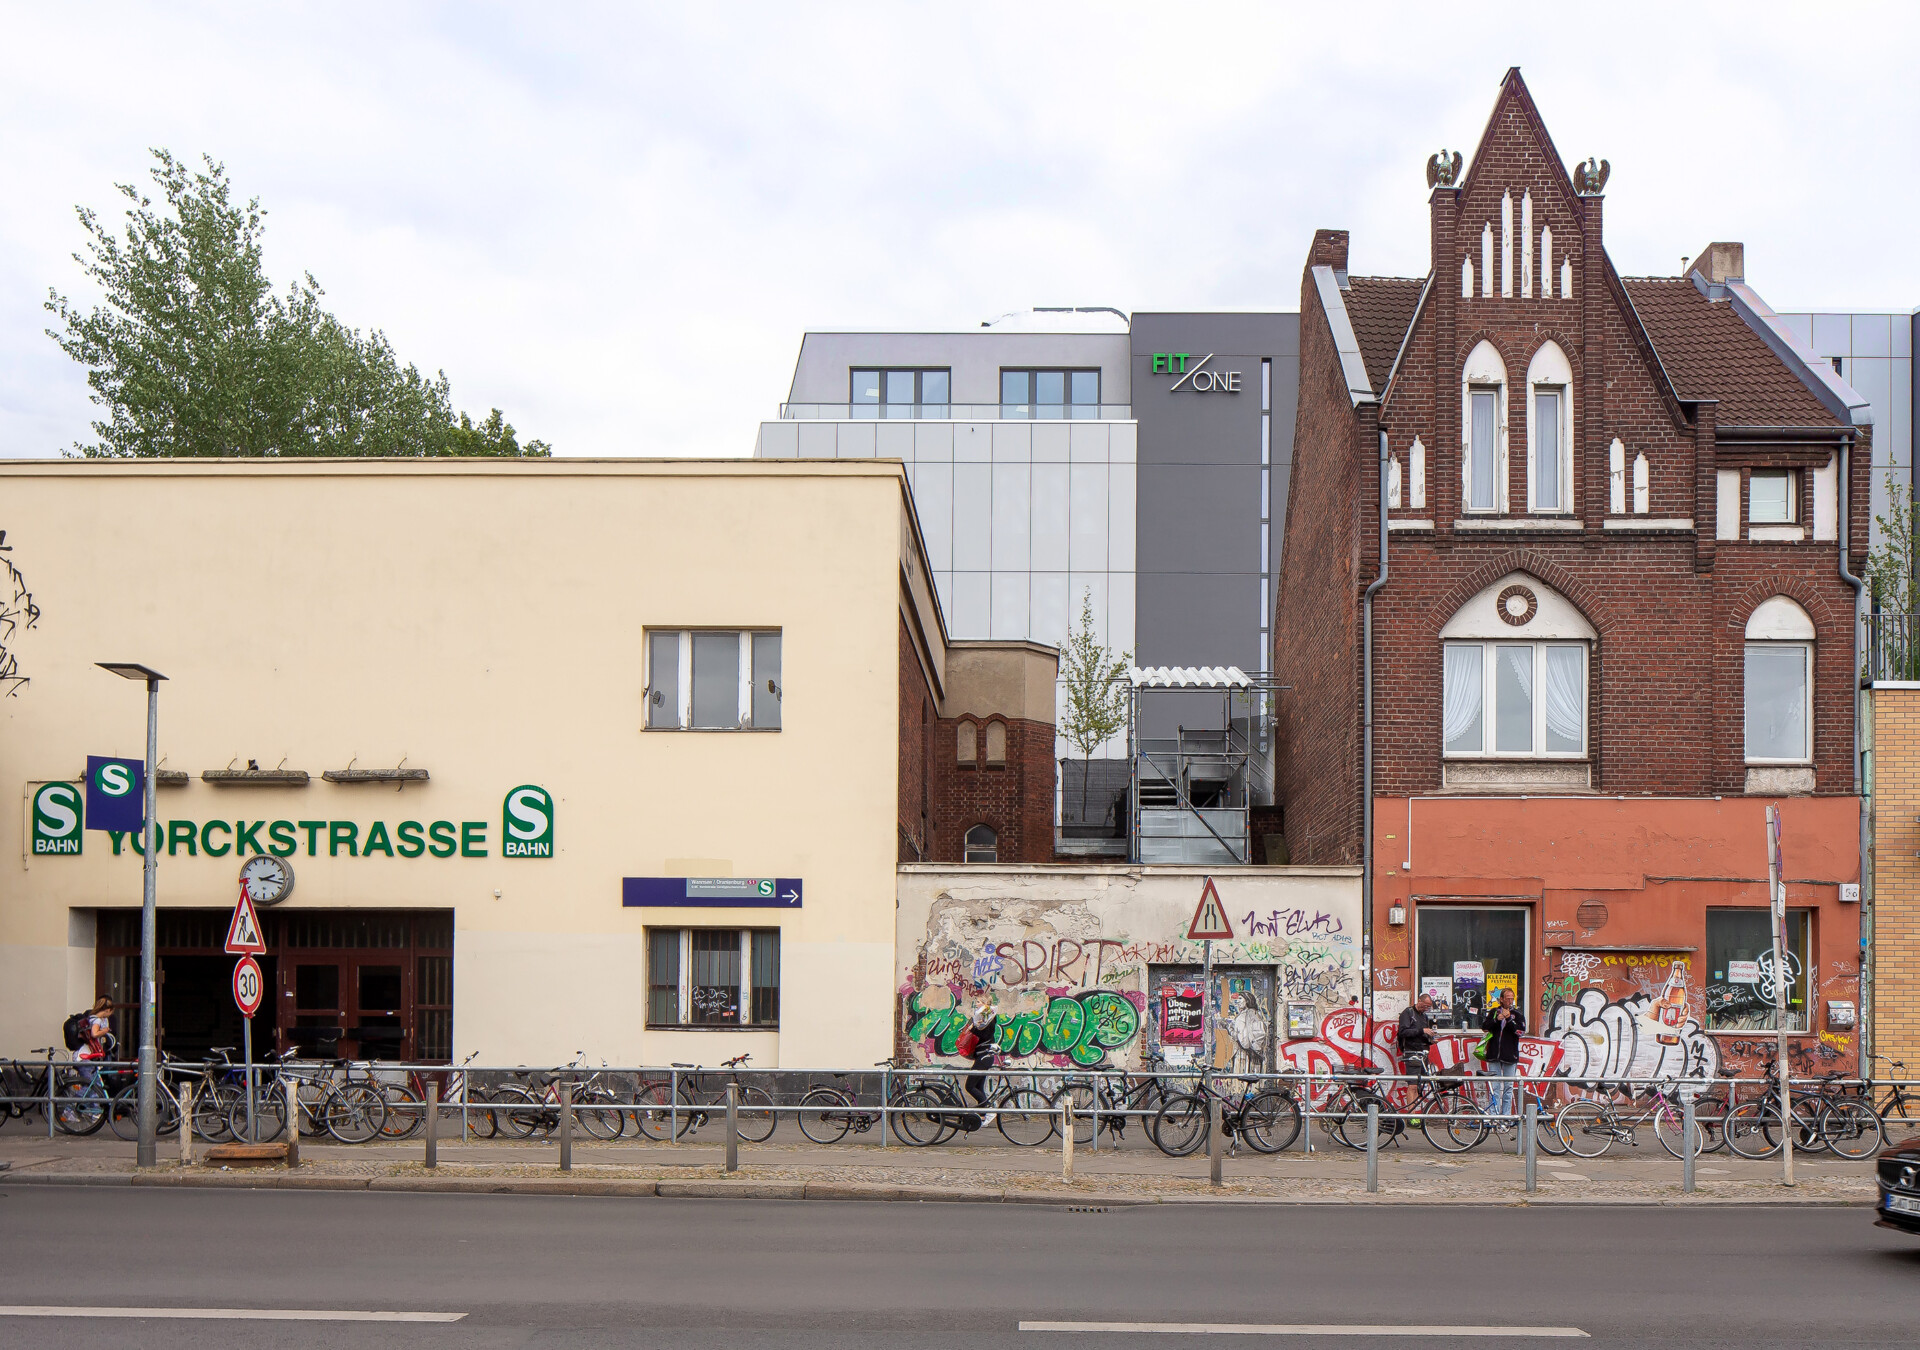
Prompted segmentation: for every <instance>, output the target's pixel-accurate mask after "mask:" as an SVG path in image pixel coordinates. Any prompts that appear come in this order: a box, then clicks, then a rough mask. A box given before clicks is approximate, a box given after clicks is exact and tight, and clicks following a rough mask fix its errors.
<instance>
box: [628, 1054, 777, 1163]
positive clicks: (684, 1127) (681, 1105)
mask: <svg viewBox="0 0 1920 1350" xmlns="http://www.w3.org/2000/svg"><path fill="white" fill-rule="evenodd" d="M752 1058H753V1056H752V1055H751V1054H746V1055H735V1056H734V1057H733V1058H732V1059H729V1060H724V1061H722V1062H721V1065H720V1067H721V1069H723V1070H725V1071H726V1072H725V1073H724V1074H718V1075H716V1074H712V1073H708V1072H706V1071H705V1070H704V1069H703V1068H702V1066H701V1065H698V1064H675V1065H673V1067H674V1068H676V1069H682V1070H685V1072H683V1073H681V1074H679V1075H678V1087H677V1088H676V1087H675V1086H674V1085H673V1084H672V1083H671V1082H669V1081H668V1080H665V1079H655V1080H654V1081H652V1082H650V1083H643V1084H642V1085H641V1087H640V1090H639V1091H638V1092H636V1093H635V1094H634V1097H633V1104H632V1106H631V1108H629V1109H630V1113H631V1117H632V1119H633V1121H634V1123H635V1124H636V1125H637V1126H638V1127H639V1129H640V1133H641V1134H642V1135H644V1136H646V1137H647V1138H648V1139H655V1140H664V1139H667V1138H670V1137H671V1138H675V1139H678V1138H682V1137H684V1136H686V1135H687V1134H689V1133H691V1132H693V1131H694V1130H697V1129H699V1128H700V1127H701V1126H702V1125H704V1124H706V1123H707V1121H708V1119H709V1118H710V1117H712V1116H713V1115H715V1114H718V1115H720V1116H721V1117H723V1118H724V1117H725V1115H726V1105H727V1084H728V1083H735V1084H738V1085H739V1089H740V1100H739V1109H738V1114H737V1116H736V1119H735V1123H734V1133H735V1134H736V1135H738V1136H739V1138H740V1139H742V1140H743V1141H745V1142H746V1143H749V1144H762V1143H765V1142H766V1141H767V1140H768V1139H769V1138H771V1137H772V1135H773V1129H774V1125H775V1124H776V1123H777V1122H776V1120H775V1114H774V1109H773V1098H772V1097H771V1096H769V1095H768V1093H767V1090H766V1089H765V1088H762V1087H759V1086H757V1085H755V1084H752V1083H742V1082H740V1071H741V1069H743V1068H744V1067H746V1064H747V1062H748V1061H749V1060H751V1059H752ZM716 1080H717V1081H716ZM715 1108H718V1111H717V1112H716V1110H715ZM676 1125H677V1126H678V1128H677V1129H676V1128H675V1126H676Z"/></svg>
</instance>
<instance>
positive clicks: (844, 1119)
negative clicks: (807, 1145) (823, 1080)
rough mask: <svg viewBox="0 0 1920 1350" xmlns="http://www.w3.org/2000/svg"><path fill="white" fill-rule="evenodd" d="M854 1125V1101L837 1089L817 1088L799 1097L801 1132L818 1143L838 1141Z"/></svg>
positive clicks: (844, 1136)
mask: <svg viewBox="0 0 1920 1350" xmlns="http://www.w3.org/2000/svg"><path fill="white" fill-rule="evenodd" d="M852 1127H853V1103H852V1102H851V1101H850V1100H848V1098H847V1097H846V1095H845V1094H844V1093H842V1092H841V1091H840V1089H838V1088H830V1087H817V1088H811V1089H809V1090H808V1092H807V1095H806V1096H804V1097H802V1098H801V1099H800V1133H801V1134H804V1135H805V1136H806V1137H807V1138H808V1139H810V1140H812V1141H813V1142H814V1143H816V1144H837V1143H839V1142H840V1141H841V1140H842V1139H844V1138H846V1137H847V1131H848V1130H849V1129H851V1128H852Z"/></svg>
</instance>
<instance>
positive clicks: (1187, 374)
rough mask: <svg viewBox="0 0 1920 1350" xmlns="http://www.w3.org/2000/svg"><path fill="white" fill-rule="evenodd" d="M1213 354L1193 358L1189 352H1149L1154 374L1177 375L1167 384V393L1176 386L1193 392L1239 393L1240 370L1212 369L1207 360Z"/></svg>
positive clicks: (1178, 388) (1210, 358) (1171, 391)
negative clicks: (1177, 377) (1175, 378)
mask: <svg viewBox="0 0 1920 1350" xmlns="http://www.w3.org/2000/svg"><path fill="white" fill-rule="evenodd" d="M1213 357H1214V353H1212V352H1208V353H1207V354H1206V355H1205V356H1200V357H1196V356H1194V354H1193V353H1192V352H1155V353H1154V354H1153V373H1154V374H1155V375H1178V376H1179V377H1180V378H1179V379H1177V380H1175V381H1174V382H1173V383H1172V384H1171V385H1169V386H1168V387H1167V392H1168V393H1173V392H1174V391H1176V390H1180V389H1190V390H1192V391H1193V392H1194V393H1196V394H1237V393H1239V392H1240V372H1239V371H1237V370H1215V369H1213V367H1212V366H1210V365H1208V364H1207V363H1208V362H1210V361H1212V360H1213Z"/></svg>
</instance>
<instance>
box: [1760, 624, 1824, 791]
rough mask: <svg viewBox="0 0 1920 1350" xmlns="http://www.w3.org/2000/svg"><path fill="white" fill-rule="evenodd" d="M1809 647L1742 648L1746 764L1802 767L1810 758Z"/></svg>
mask: <svg viewBox="0 0 1920 1350" xmlns="http://www.w3.org/2000/svg"><path fill="white" fill-rule="evenodd" d="M1812 671H1813V648H1812V647H1811V646H1810V645H1808V644H1806V643H1802V642H1749V643H1748V644H1747V689H1746V733H1747V734H1746V741H1747V759H1748V761H1749V762H1759V763H1787V764H1796V763H1805V762H1806V761H1807V760H1809V759H1811V758H1812V757H1813V749H1812V738H1811V736H1810V735H1809V724H1810V722H1811V720H1812V719H1811V710H1810V701H1811V686H1812Z"/></svg>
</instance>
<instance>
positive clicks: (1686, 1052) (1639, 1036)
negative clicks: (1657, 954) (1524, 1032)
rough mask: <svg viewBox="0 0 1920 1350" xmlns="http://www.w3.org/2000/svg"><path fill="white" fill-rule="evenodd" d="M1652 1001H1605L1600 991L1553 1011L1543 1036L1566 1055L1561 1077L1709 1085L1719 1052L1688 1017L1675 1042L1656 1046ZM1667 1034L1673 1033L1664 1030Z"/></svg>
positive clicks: (1582, 995) (1585, 991)
mask: <svg viewBox="0 0 1920 1350" xmlns="http://www.w3.org/2000/svg"><path fill="white" fill-rule="evenodd" d="M1652 1006H1653V1000H1652V999H1651V998H1649V997H1648V996H1647V995H1645V994H1634V995H1632V996H1630V997H1628V998H1624V999H1620V1000H1618V1001H1609V1000H1608V998H1607V996H1606V993H1605V992H1604V991H1603V990H1599V989H1583V990H1581V991H1580V997H1579V999H1578V1000H1576V1001H1574V1002H1571V1003H1561V1004H1558V1005H1556V1006H1555V1008H1554V1010H1553V1012H1552V1014H1551V1018H1550V1024H1549V1025H1548V1027H1547V1029H1546V1034H1547V1036H1548V1037H1550V1038H1551V1039H1553V1040H1557V1041H1559V1042H1560V1044H1561V1046H1562V1047H1563V1048H1564V1050H1565V1054H1564V1056H1563V1057H1562V1058H1561V1061H1560V1072H1561V1074H1562V1075H1563V1076H1565V1077H1567V1078H1576V1079H1585V1080H1607V1081H1617V1080H1620V1079H1629V1078H1630V1079H1636V1080H1639V1081H1642V1082H1649V1081H1657V1080H1660V1079H1667V1078H1686V1079H1692V1080H1711V1079H1713V1078H1714V1077H1716V1076H1717V1075H1718V1074H1719V1071H1720V1048H1719V1047H1718V1046H1717V1045H1715V1044H1714V1042H1713V1039H1712V1037H1710V1036H1708V1035H1706V1034H1705V1033H1704V1032H1703V1031H1701V1029H1700V1023H1699V1022H1698V1021H1696V1020H1694V1019H1693V1018H1688V1019H1687V1021H1686V1024H1685V1025H1684V1026H1682V1027H1680V1028H1679V1029H1678V1034H1679V1042H1678V1043H1677V1044H1675V1045H1662V1044H1660V1040H1659V1036H1658V1035H1657V1034H1656V1031H1657V1028H1656V1027H1655V1025H1654V1024H1652V1023H1650V1022H1649V1021H1648V1019H1647V1014H1648V1012H1649V1011H1650V1010H1651V1009H1652ZM1668 1034H1669V1035H1671V1034H1673V1032H1672V1030H1671V1029H1669V1030H1668Z"/></svg>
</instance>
